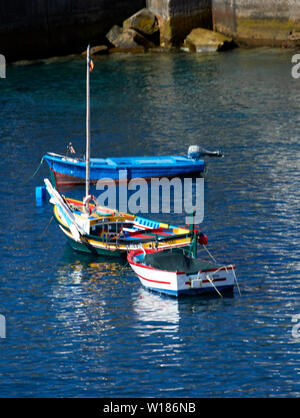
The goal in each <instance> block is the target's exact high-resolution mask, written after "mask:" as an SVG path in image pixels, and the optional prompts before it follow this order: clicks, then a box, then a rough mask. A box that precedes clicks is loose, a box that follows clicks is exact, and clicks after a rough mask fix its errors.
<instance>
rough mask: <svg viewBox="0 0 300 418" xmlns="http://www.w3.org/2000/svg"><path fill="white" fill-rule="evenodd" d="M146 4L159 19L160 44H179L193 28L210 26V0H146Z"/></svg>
mask: <svg viewBox="0 0 300 418" xmlns="http://www.w3.org/2000/svg"><path fill="white" fill-rule="evenodd" d="M146 4H147V7H148V8H149V9H150V10H151V11H152V12H153V13H155V14H156V15H157V17H158V19H159V25H160V32H161V45H162V46H167V47H168V46H173V45H179V44H180V43H182V42H183V40H184V39H185V37H186V36H187V35H188V34H189V32H190V31H191V30H192V29H193V28H196V27H204V28H208V29H210V28H212V13H211V12H212V0H147V2H146Z"/></svg>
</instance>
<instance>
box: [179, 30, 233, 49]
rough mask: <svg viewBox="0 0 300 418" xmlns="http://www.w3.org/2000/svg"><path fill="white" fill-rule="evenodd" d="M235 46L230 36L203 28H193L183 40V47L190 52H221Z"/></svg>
mask: <svg viewBox="0 0 300 418" xmlns="http://www.w3.org/2000/svg"><path fill="white" fill-rule="evenodd" d="M235 46H236V44H235V43H234V42H233V40H232V38H230V37H228V36H225V35H223V34H221V33H217V32H214V31H211V30H208V29H203V28H196V29H193V30H192V31H191V33H190V34H189V35H188V36H187V37H186V39H185V41H184V47H185V48H187V49H188V50H190V51H191V52H222V51H228V50H230V49H233V48H235Z"/></svg>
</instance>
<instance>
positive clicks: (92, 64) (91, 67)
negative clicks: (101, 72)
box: [89, 59, 95, 73]
mask: <svg viewBox="0 0 300 418" xmlns="http://www.w3.org/2000/svg"><path fill="white" fill-rule="evenodd" d="M89 67H90V73H91V72H92V71H93V69H94V67H95V65H94V63H93V60H92V59H90V61H89Z"/></svg>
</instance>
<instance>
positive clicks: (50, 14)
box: [0, 0, 146, 61]
mask: <svg viewBox="0 0 300 418" xmlns="http://www.w3.org/2000/svg"><path fill="white" fill-rule="evenodd" d="M145 5H146V0H109V1H107V0H76V1H75V0H51V1H48V0H39V1H38V2H37V1H36V0H14V1H7V0H0V11H1V14H0V47H1V50H0V54H3V55H5V57H6V59H7V60H8V61H14V60H20V59H34V58H45V57H49V56H55V55H66V54H70V53H76V52H81V51H82V50H84V49H85V48H86V45H87V44H88V43H95V44H97V43H98V44H99V43H102V42H104V41H105V34H106V33H107V32H108V31H109V29H110V28H111V27H112V26H113V25H114V24H121V23H122V22H123V20H125V19H126V18H128V17H129V16H131V15H132V14H134V13H135V12H137V11H138V10H140V9H142V8H143V7H145Z"/></svg>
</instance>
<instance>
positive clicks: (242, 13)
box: [0, 0, 300, 61]
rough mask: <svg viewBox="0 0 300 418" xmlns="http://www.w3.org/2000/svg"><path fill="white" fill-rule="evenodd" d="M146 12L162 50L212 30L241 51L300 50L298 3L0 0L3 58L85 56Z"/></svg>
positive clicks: (265, 0)
mask: <svg viewBox="0 0 300 418" xmlns="http://www.w3.org/2000/svg"><path fill="white" fill-rule="evenodd" d="M144 7H148V8H149V9H150V10H151V11H152V12H154V13H155V14H156V15H157V18H158V21H159V26H160V40H161V45H162V46H166V47H169V46H178V45H180V44H181V43H182V42H183V40H184V39H185V38H186V36H187V35H188V34H189V32H190V31H191V30H192V29H193V28H196V27H203V28H208V29H211V28H212V27H213V28H214V29H215V30H216V31H218V32H221V33H223V34H225V35H229V36H231V37H233V38H234V39H235V40H236V41H237V42H238V43H239V44H240V45H251V46H256V45H271V46H295V45H296V46H300V0H9V1H8V0H0V54H3V55H5V57H6V59H7V60H8V61H12V60H17V59H23V58H24V59H31V58H41V57H49V56H54V55H64V54H70V53H75V52H81V51H82V50H83V49H85V47H86V45H87V43H89V42H90V43H91V44H92V45H96V44H100V43H103V42H104V40H105V35H106V33H107V32H108V31H109V29H110V28H111V27H112V26H113V25H115V24H119V25H122V22H123V21H124V20H125V19H126V18H128V17H129V16H131V15H132V14H134V13H135V12H137V11H138V10H140V9H142V8H144Z"/></svg>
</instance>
